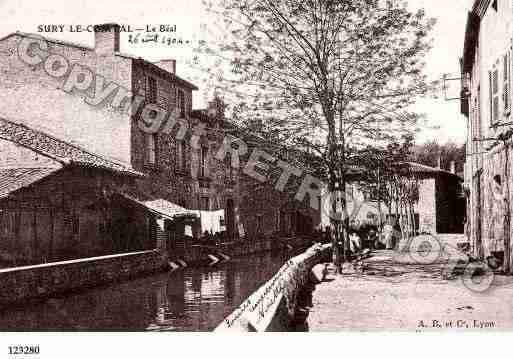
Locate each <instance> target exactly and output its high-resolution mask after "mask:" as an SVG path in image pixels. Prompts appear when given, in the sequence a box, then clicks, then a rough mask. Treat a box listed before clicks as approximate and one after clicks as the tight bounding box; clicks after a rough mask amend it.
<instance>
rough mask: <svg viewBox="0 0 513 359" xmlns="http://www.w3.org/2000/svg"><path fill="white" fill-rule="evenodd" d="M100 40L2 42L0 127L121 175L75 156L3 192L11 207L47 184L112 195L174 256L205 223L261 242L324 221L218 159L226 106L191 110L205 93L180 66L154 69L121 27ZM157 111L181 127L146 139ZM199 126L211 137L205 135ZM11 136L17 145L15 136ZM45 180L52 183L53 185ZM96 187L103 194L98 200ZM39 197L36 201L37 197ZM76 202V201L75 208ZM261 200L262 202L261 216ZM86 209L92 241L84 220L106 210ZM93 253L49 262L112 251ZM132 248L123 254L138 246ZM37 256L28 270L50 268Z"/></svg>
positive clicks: (94, 229) (26, 37) (104, 29)
mask: <svg viewBox="0 0 513 359" xmlns="http://www.w3.org/2000/svg"><path fill="white" fill-rule="evenodd" d="M94 36H95V46H94V47H87V46H83V45H79V44H74V43H69V42H63V41H59V40H53V39H48V38H40V37H38V36H35V35H31V34H24V33H14V34H11V35H8V36H6V37H4V38H1V39H0V68H1V69H2V70H1V71H2V72H1V73H0V78H1V80H2V81H0V118H2V119H4V121H3V122H2V123H1V124H0V127H1V128H2V129H8V128H12V127H13V126H14V127H16V128H18V129H19V128H23V129H24V131H25V132H28V133H38V134H40V135H38V136H47V139H50V140H48V141H43V142H45V143H46V144H48V143H50V144H55V143H59V145H58V146H57V148H61V146H64V147H67V148H73V150H72V151H71V152H73V153H75V151H78V152H80V151H82V152H83V153H88V154H89V155H90V156H93V157H94V158H95V159H101V161H102V163H109V166H111V165H112V166H114V167H115V168H116V169H117V168H118V167H119V168H122V169H123V170H122V171H121V172H120V173H118V172H115V171H114V173H111V172H109V171H107V173H108V175H104V174H103V172H102V171H103V170H101V171H100V172H101V174H96V173H92V172H94V171H98V169H97V168H96V167H94V166H93V167H94V170H89V167H88V164H86V166H82V165H83V164H82V162H80V161H79V162H78V166H76V167H77V168H75V167H73V168H72V169H70V168H67V167H66V166H68V162H69V159H68V157H67V156H64V157H63V159H62V163H61V164H60V166H64V167H63V169H60V170H59V171H57V172H55V173H54V172H49V173H48V174H47V175H45V176H43V174H44V172H41V171H36V172H38V173H39V175H40V176H42V177H41V178H38V179H37V181H32V180H28V182H27V183H24V182H23V181H22V182H21V183H22V184H23V185H22V186H21V187H19V188H15V189H13V190H12V191H6V198H7V199H5V198H4V202H3V203H13V201H12V198H15V197H16V196H22V197H23V196H24V195H22V193H25V192H27V191H28V192H31V191H32V192H34V191H35V192H38V191H39V190H38V189H39V188H41V191H42V192H45V191H47V190H48V188H52V186H53V187H60V189H62V191H63V192H62V196H67V195H66V193H67V192H66V191H72V192H73V193H74V191H75V190H74V189H73V188H74V187H73V186H71V185H70V186H68V185H66V183H80V186H82V185H83V186H84V191H83V194H84V196H85V197H87V196H88V195H89V194H90V195H92V196H93V197H94V196H96V195H98V196H100V194H103V193H108V194H109V198H111V199H112V198H114V199H115V202H116V203H118V204H119V205H120V206H122V207H129V208H130V211H128V212H130V214H129V215H128V214H126V216H125V219H127V220H128V217H130V216H134V217H137V218H134V221H133V222H134V223H136V224H137V225H136V226H140V228H139V229H137V231H139V232H140V233H146V234H148V239H147V241H143V242H144V245H143V247H144V248H146V247H147V246H148V245H147V244H148V243H153V245H154V246H157V247H161V248H167V249H168V250H169V251H176V250H179V249H180V250H182V251H183V250H184V241H185V240H186V238H190V237H194V238H198V237H199V236H200V235H201V232H202V231H204V230H205V229H206V228H207V229H208V227H205V222H206V219H209V220H210V222H216V221H217V222H218V223H217V228H218V229H219V230H221V231H224V232H225V238H226V239H227V240H237V239H240V238H241V237H244V238H246V239H257V238H260V237H263V236H266V235H270V234H271V233H276V232H283V233H287V234H294V233H298V232H305V233H306V232H311V230H312V229H313V227H314V226H315V225H314V223H315V221H314V220H312V221H310V220H307V221H305V220H303V217H302V216H305V215H306V214H307V213H306V212H305V211H303V212H304V213H302V212H301V211H300V210H299V209H298V208H299V207H301V205H299V207H298V208H296V207H297V206H298V205H297V204H295V203H292V202H294V201H293V199H291V198H290V197H287V196H284V195H278V194H274V193H272V187H270V186H268V187H266V188H264V189H263V192H261V191H252V190H251V191H250V190H249V188H250V187H251V188H253V187H254V184H253V182H252V181H253V180H252V179H248V178H245V176H243V175H242V173H240V171H239V170H238V169H234V168H232V167H231V166H230V165H229V164H227V162H226V161H219V160H217V159H216V157H215V154H216V153H217V152H218V151H219V149H220V146H222V145H223V141H224V138H225V130H226V127H227V125H228V121H227V120H225V119H224V113H223V106H222V104H221V103H220V102H219V101H213V102H211V103H210V104H209V108H208V109H206V110H193V109H192V93H193V91H194V90H197V87H196V86H195V85H193V84H191V83H189V82H188V81H186V80H184V79H182V78H180V77H179V76H177V75H176V62H175V61H174V60H163V61H160V62H158V63H151V62H148V61H146V60H143V59H140V58H136V57H133V56H130V55H127V54H123V53H120V52H119V41H120V40H119V26H118V25H116V24H105V25H99V26H96V27H95V34H94ZM150 104H151V105H153V106H154V107H152V108H154V109H156V110H157V111H155V112H156V113H157V114H158V113H160V112H162V113H166V114H167V113H172V112H174V113H176V114H177V115H178V122H177V124H176V125H175V126H169V127H168V128H167V129H166V130H164V128H163V126H165V125H166V124H167V122H164V123H163V124H162V126H161V128H159V129H158V130H157V131H143V130H142V129H141V126H140V123H141V120H142V119H143V117H144V116H143V113H144V111H145V106H146V105H150ZM152 111H153V110H152ZM198 127H202V128H203V129H204V131H202V132H201V133H200V134H199V135H198V136H196V135H195V129H196V128H198ZM22 132H23V131H22ZM194 137H196V138H194ZM7 140H8V141H10V142H12V143H14V144H15V146H19V145H20V138H18V137H16V138H8V139H7ZM55 141H57V142H55ZM22 146H24V147H26V148H27V150H30V151H35V152H36V153H39V152H38V151H39V150H40V149H39V148H37V146H35V145H34V144H33V143H32V142H30V141H29V142H27V143H24V144H22ZM34 146H35V147H36V148H34ZM6 147H7V146H6ZM54 149H55V148H54V147H52V146H50V148H46V149H45V151H43V152H44V153H45V154H50V155H49V156H50V157H49V158H50V159H51V158H53V157H52V156H55V153H54ZM77 149H78V150H77ZM18 155H19V156H18V157H16V159H15V160H14V161H11V162H12V163H11V165H10V166H11V167H13V168H16V169H17V170H20V168H21V167H20V165H19V163H21V162H23V158H24V156H27V155H28V157H31V156H32V155H30V154H27V153H25V154H19V153H18ZM59 156H60V155H58V156H57V158H59V159H60V157H59ZM95 161H96V160H95ZM57 162H59V161H57ZM71 163H74V161H73V160H71ZM81 166H82V167H84V168H82V167H81ZM29 167H30V166H29ZM32 167H35V168H39V167H40V166H35V165H34V164H31V167H30V168H32ZM3 170H4V171H5V172H4V173H3V174H4V176H5V182H6V183H8V182H9V183H10V182H17V181H15V180H14V179H13V178H10V177H9V173H8V172H7V167H5V166H4V168H3ZM97 176H99V178H100V179H99V178H97ZM36 177H37V176H36ZM110 177H112V178H110ZM80 178H82V181H81V180H80ZM105 178H107V179H105ZM103 179H105V181H103ZM40 180H41V182H40ZM46 182H48V183H53V184H52V185H48V186H46V185H45V183H46ZM82 182H83V183H82ZM57 183H61V184H62V186H59V185H57ZM80 186H79V187H80ZM91 186H92V187H94V188H96V189H95V190H94V191H91V192H89V190H88V188H90V187H91ZM6 188H7V187H6ZM77 188H78V187H77ZM45 196H46V197H48V195H47V194H45V195H42V197H41V198H43V197H45ZM59 196H60V195H59ZM112 196H114V197H112ZM50 197H51V196H50ZM85 197H84V198H85ZM100 197H101V196H100ZM31 198H32V200H33V201H34V202H33V203H38V202H37V201H39V198H40V196H39V195H37V196H33V197H31ZM75 198H77V197H76V196H75V197H73V201H74V202H76V201H78V199H75ZM95 198H96V197H94V198H93V199H91V201H92V202H95V201H96V199H95ZM100 199H101V198H99V197H98V200H100ZM15 202H16V203H18V201H15ZM77 203H78V202H77ZM255 203H261V208H260V207H259V208H260V209H259V210H258V211H257V212H258V213H256V212H255V208H256V207H255V206H254V205H255ZM291 203H292V204H291ZM78 207H80V208H86V207H87V208H90V209H91V213H89V215H85V214H84V216H83V217H84V219H83V221H82V222H83V225H82V228H86V227H90V228H91V230H90V233H94V234H91V236H98V237H101V233H100V232H98V228H101V227H102V226H101V224H100V223H96V222H98V221H96V222H95V221H93V220H88V219H87V218H89V217H91V218H95V217H98V218H99V217H100V207H101V206H96V205H92V206H91V203H90V204H84V205H83V206H82V205H78ZM5 208H7V207H5ZM9 208H11V209H12V207H9ZM84 211H85V209H84ZM280 211H281V212H280ZM93 212H94V213H93ZM125 212H126V211H125ZM84 213H85V212H84ZM285 213H286V214H285ZM313 215H314V217H315V213H314V214H313ZM31 216H33V214H31ZM127 216H128V217H127ZM36 217H37V216H36ZM31 218H32V217H31ZM130 218H131V217H130ZM312 218H313V217H312ZM309 221H310V222H312V223H311V225H308V226H305V228H307V227H308V228H309V230H306V229H305V228H303V227H301V229H300V224H304V223H309ZM87 222H90V223H89V224H88V225H85V223H87ZM92 222H95V223H92ZM41 223H43V222H41ZM292 223H296V224H292ZM41 226H42V224H41ZM299 229H300V230H299ZM134 231H136V229H134V230H133V231H132V232H134ZM13 233H14V232H13ZM13 233H11V234H10V235H11V236H12V235H13ZM55 236H60V235H58V234H55ZM124 236H125V237H126V236H128V234H126V235H124ZM130 236H133V233H132V234H130ZM137 236H138V235H137ZM137 236H136V237H137ZM34 241H35V240H34ZM72 243H75V242H72ZM177 243H178V247H180V248H177ZM86 247H87V246H86ZM86 247H84V249H83V250H78V249H77V250H78V252H77V253H75V254H70V255H68V254H62V255H60V254H59V255H57V254H55V255H52V256H50V257H45V258H52V260H54V259H56V258H57V259H58V258H69V257H70V256H88V255H93V254H98V253H103V252H102V251H103V250H104V249H105V250H108V247H105V248H103V249H102V248H99V249H97V250H96V249H94V245H91V246H89V247H88V248H89V249H90V250H87V248H86ZM129 247H130V248H128V247H127V248H122V249H120V250H135V249H138V248H139V247H137V246H129ZM74 248H78V247H77V246H75V247H74ZM36 257H37V258H39V259H37V258H36V259H34V260H32V259H31V260H30V261H29V262H31V263H32V262H34V261H36V262H37V261H38V260H41V256H40V255H39V254H38V255H37V256H36ZM45 260H47V259H45Z"/></svg>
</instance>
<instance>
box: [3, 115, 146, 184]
mask: <svg viewBox="0 0 513 359" xmlns="http://www.w3.org/2000/svg"><path fill="white" fill-rule="evenodd" d="M0 139H4V140H8V141H12V142H15V143H17V144H19V145H21V146H23V147H27V148H30V149H32V150H33V151H36V152H39V153H41V154H43V155H46V156H48V157H50V158H53V159H55V160H57V161H59V162H61V163H63V164H65V165H66V164H76V165H80V166H86V167H94V168H99V169H105V170H109V171H113V172H117V173H122V174H127V175H134V176H144V175H143V174H142V173H139V172H137V171H135V170H133V169H132V168H131V167H130V166H128V165H125V164H122V163H118V162H115V161H113V160H111V159H108V158H105V157H103V156H100V155H96V154H94V153H92V152H89V151H87V150H85V149H83V148H81V147H79V146H77V145H74V144H70V143H68V142H65V141H63V140H60V139H57V138H55V137H53V136H50V135H48V134H46V133H43V132H41V131H37V130H34V129H31V128H29V127H27V126H25V125H22V124H19V123H15V122H12V121H8V120H6V119H3V118H0Z"/></svg>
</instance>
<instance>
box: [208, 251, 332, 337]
mask: <svg viewBox="0 0 513 359" xmlns="http://www.w3.org/2000/svg"><path fill="white" fill-rule="evenodd" d="M330 251H331V245H324V246H322V245H314V246H313V247H311V248H309V249H308V250H307V251H306V252H304V253H302V254H300V255H298V256H296V257H294V258H291V259H290V260H288V261H287V262H286V263H285V264H284V265H283V266H282V267H281V268H280V269H279V270H278V272H277V273H276V274H275V275H274V276H273V277H272V278H271V279H270V280H269V281H267V282H266V283H264V284H263V285H262V286H261V287H260V288H258V289H257V290H256V291H255V292H254V293H252V294H251V295H250V296H249V297H248V298H247V299H246V300H245V301H244V302H243V303H242V304H241V305H240V306H239V307H237V308H236V309H235V310H234V311H233V312H232V313H231V314H230V315H229V316H228V317H226V318H225V319H224V320H223V321H222V322H221V324H220V325H219V326H218V327H217V328H216V331H239V332H245V331H258V332H263V331H285V330H288V329H290V328H291V326H292V325H293V323H294V322H295V320H296V318H297V316H298V313H297V312H298V310H299V309H300V308H298V300H299V297H300V295H301V294H302V293H304V291H305V289H306V288H305V287H307V286H310V284H311V283H310V280H311V270H312V268H313V266H314V265H316V264H319V263H321V262H323V261H326V260H327V258H329V253H330Z"/></svg>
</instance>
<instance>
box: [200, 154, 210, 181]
mask: <svg viewBox="0 0 513 359" xmlns="http://www.w3.org/2000/svg"><path fill="white" fill-rule="evenodd" d="M207 156H208V147H201V159H200V161H201V167H200V170H201V172H200V176H201V177H206V176H207Z"/></svg>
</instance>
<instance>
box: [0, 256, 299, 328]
mask: <svg viewBox="0 0 513 359" xmlns="http://www.w3.org/2000/svg"><path fill="white" fill-rule="evenodd" d="M291 256H292V253H288V254H285V253H281V254H274V255H271V253H261V254H255V255H252V256H251V257H246V258H240V259H235V260H232V261H230V262H227V263H225V264H223V265H221V266H216V267H214V268H209V267H206V268H205V267H203V268H186V269H185V270H181V271H176V272H173V273H160V274H156V275H153V276H147V277H143V278H138V279H135V280H132V281H129V282H123V283H118V284H114V285H110V286H106V287H97V288H93V289H87V290H83V291H80V292H75V293H72V294H67V295H65V296H59V297H53V298H49V299H47V300H45V301H39V302H32V303H27V304H22V305H18V306H10V307H7V308H4V309H0V330H3V331H8V330H13V331H14V330H18V331H19V330H55V331H74V330H82V331H97V330H112V331H125V330H126V331H153V330H154V331H211V330H213V329H214V328H215V327H216V326H217V325H218V324H219V323H220V322H221V321H222V320H223V319H224V318H225V317H226V316H227V315H228V314H230V313H231V312H232V311H233V310H234V309H235V308H236V307H237V306H238V305H239V304H241V303H242V302H243V301H244V300H245V299H246V298H247V297H248V296H249V295H250V294H251V293H252V292H253V291H255V290H256V289H257V288H258V287H259V286H260V285H261V284H263V283H264V282H266V281H267V280H269V279H270V278H271V277H272V276H273V275H274V274H275V273H276V272H277V271H278V269H279V268H280V267H281V265H282V264H283V263H284V262H285V260H286V259H288V258H289V257H291Z"/></svg>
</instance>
